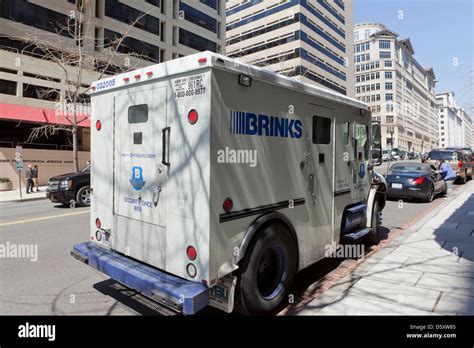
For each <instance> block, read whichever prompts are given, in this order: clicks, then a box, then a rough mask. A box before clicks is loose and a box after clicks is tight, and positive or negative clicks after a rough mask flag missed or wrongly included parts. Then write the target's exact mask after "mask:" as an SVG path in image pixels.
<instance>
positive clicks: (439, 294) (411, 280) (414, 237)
mask: <svg viewBox="0 0 474 348" xmlns="http://www.w3.org/2000/svg"><path fill="white" fill-rule="evenodd" d="M291 314H296V315H437V314H441V315H474V181H470V182H468V183H467V184H466V185H464V186H462V188H460V189H459V190H457V194H456V196H455V197H454V198H452V199H449V200H447V201H446V202H444V203H443V204H441V205H440V206H438V207H437V208H436V209H435V210H433V211H432V212H431V213H429V214H427V215H426V216H424V217H422V219H421V220H420V221H419V222H418V223H417V224H416V225H414V226H412V227H411V228H410V229H409V230H407V231H406V232H405V233H403V234H402V235H400V236H399V237H398V238H396V239H394V240H393V241H392V242H390V243H388V244H387V245H386V246H385V247H384V248H383V249H381V250H380V251H378V252H377V253H376V254H374V255H373V256H372V257H370V258H369V259H367V260H366V261H365V262H363V263H362V264H360V265H359V266H358V267H357V268H356V269H355V270H354V271H352V272H351V273H350V274H348V275H347V276H345V277H344V278H342V279H341V280H340V281H338V282H337V283H336V284H335V285H334V286H332V287H331V288H330V289H329V290H327V291H325V292H324V293H323V294H322V295H321V296H320V297H318V298H317V299H315V300H313V301H311V302H309V303H308V304H306V305H305V306H304V307H303V308H302V309H299V310H296V311H293V313H291Z"/></svg>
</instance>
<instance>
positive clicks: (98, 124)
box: [95, 120, 102, 131]
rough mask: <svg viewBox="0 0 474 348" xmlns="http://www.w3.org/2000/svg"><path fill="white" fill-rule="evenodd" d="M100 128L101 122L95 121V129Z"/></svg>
mask: <svg viewBox="0 0 474 348" xmlns="http://www.w3.org/2000/svg"><path fill="white" fill-rule="evenodd" d="M101 128H102V123H101V122H100V120H97V121H95V129H97V130H98V131H100V130H101Z"/></svg>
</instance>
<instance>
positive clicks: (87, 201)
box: [76, 186, 91, 207]
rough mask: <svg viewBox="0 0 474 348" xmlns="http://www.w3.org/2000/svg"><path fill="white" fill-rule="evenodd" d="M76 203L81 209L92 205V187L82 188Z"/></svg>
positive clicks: (78, 192)
mask: <svg viewBox="0 0 474 348" xmlns="http://www.w3.org/2000/svg"><path fill="white" fill-rule="evenodd" d="M76 202H77V205H79V206H80V207H88V206H90V205H91V187H90V186H82V187H81V188H80V189H79V191H77V193H76Z"/></svg>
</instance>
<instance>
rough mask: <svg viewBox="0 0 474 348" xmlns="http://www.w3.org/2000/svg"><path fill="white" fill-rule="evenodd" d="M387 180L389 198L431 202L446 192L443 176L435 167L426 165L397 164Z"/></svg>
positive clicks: (392, 167)
mask: <svg viewBox="0 0 474 348" xmlns="http://www.w3.org/2000/svg"><path fill="white" fill-rule="evenodd" d="M385 180H386V181H387V192H386V194H387V197H388V198H398V199H400V198H401V199H421V200H423V201H425V202H431V201H433V198H434V197H435V196H436V195H437V194H440V193H445V192H446V183H445V181H444V180H443V177H442V176H441V174H440V173H439V172H438V171H436V168H435V167H433V166H432V165H430V164H425V163H413V162H399V163H395V164H393V165H392V166H391V167H390V170H389V172H388V174H387V175H386V177H385Z"/></svg>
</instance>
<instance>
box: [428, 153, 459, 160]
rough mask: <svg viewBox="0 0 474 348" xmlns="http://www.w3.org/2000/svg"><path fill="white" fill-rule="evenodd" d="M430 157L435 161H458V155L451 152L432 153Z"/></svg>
mask: <svg viewBox="0 0 474 348" xmlns="http://www.w3.org/2000/svg"><path fill="white" fill-rule="evenodd" d="M428 157H429V158H431V159H433V160H444V161H453V160H455V159H456V153H455V152H451V151H431V152H430V153H429V154H428Z"/></svg>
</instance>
